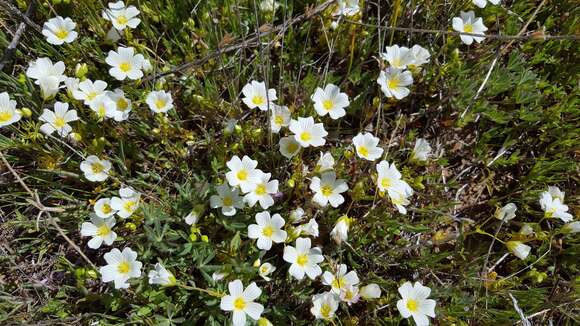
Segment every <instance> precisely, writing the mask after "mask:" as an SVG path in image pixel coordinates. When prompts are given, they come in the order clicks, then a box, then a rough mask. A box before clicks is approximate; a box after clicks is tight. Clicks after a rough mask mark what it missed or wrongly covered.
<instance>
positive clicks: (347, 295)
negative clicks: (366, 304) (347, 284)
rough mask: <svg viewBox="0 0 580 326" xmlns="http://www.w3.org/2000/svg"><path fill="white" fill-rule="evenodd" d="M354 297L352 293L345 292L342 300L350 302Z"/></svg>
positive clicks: (349, 291)
mask: <svg viewBox="0 0 580 326" xmlns="http://www.w3.org/2000/svg"><path fill="white" fill-rule="evenodd" d="M353 295H354V293H352V291H351V290H347V291H346V293H345V294H344V298H345V299H346V300H352V296H353Z"/></svg>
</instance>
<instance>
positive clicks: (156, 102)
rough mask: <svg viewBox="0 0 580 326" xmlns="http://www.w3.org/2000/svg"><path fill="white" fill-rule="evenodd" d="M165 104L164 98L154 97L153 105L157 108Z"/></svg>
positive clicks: (159, 108) (161, 107)
mask: <svg viewBox="0 0 580 326" xmlns="http://www.w3.org/2000/svg"><path fill="white" fill-rule="evenodd" d="M165 104H166V102H165V100H162V99H156V100H155V107H156V108H157V110H161V109H163V107H164V106H165Z"/></svg>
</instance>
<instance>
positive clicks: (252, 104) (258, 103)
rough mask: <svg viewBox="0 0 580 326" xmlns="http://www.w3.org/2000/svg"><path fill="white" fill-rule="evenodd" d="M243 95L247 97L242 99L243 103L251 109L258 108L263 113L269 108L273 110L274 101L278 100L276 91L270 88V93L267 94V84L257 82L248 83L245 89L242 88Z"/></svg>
mask: <svg viewBox="0 0 580 326" xmlns="http://www.w3.org/2000/svg"><path fill="white" fill-rule="evenodd" d="M242 94H244V96H245V97H244V98H243V99H242V102H244V103H245V104H246V105H247V106H248V107H249V108H250V109H255V108H258V109H260V110H262V111H268V108H271V107H272V105H273V104H274V101H275V100H277V99H278V97H276V90H275V89H273V88H270V89H269V90H268V92H266V84H265V83H264V82H258V81H255V80H252V81H251V82H249V83H247V84H246V85H245V86H244V88H242Z"/></svg>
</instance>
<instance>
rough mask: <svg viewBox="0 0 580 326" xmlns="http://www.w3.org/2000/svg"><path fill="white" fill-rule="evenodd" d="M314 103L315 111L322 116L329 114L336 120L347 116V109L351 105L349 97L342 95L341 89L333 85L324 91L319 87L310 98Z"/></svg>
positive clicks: (329, 85)
mask: <svg viewBox="0 0 580 326" xmlns="http://www.w3.org/2000/svg"><path fill="white" fill-rule="evenodd" d="M310 99H312V101H314V109H315V110H316V112H317V113H318V115H320V116H325V115H326V114H327V113H328V115H330V117H331V118H332V119H334V120H336V119H338V118H341V117H344V116H345V115H346V111H345V110H344V108H345V107H347V106H349V105H350V102H349V100H348V95H346V93H341V92H340V88H338V86H336V85H333V84H328V85H326V86H325V87H324V89H322V88H320V87H317V88H316V91H315V92H314V94H313V95H312V97H310Z"/></svg>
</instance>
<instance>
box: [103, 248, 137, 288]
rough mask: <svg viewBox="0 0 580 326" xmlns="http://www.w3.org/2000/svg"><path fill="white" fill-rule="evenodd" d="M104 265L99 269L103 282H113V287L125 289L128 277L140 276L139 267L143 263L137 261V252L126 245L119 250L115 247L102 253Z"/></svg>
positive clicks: (127, 284) (127, 286) (127, 285)
mask: <svg viewBox="0 0 580 326" xmlns="http://www.w3.org/2000/svg"><path fill="white" fill-rule="evenodd" d="M104 258H105V261H106V262H107V265H106V266H102V267H101V268H100V270H99V273H101V278H102V280H103V282H105V283H107V282H114V284H115V289H127V288H129V283H127V281H128V280H129V279H130V278H135V277H140V276H141V267H142V266H143V264H142V263H141V262H140V261H137V253H136V252H135V251H133V250H131V248H129V247H127V248H125V249H123V252H121V251H120V250H119V249H117V248H113V250H111V251H109V252H107V253H106V254H105V255H104Z"/></svg>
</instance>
